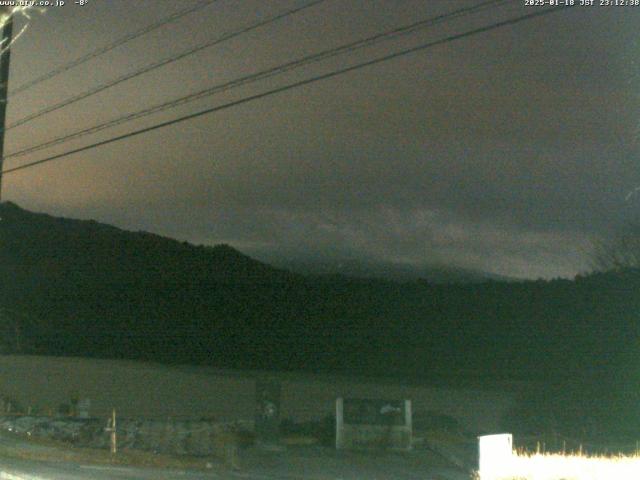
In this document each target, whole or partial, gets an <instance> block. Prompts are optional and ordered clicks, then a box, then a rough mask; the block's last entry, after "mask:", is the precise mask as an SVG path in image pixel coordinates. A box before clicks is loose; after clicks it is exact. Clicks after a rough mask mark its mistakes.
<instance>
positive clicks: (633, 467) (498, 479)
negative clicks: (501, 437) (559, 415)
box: [477, 452, 640, 480]
mask: <svg viewBox="0 0 640 480" xmlns="http://www.w3.org/2000/svg"><path fill="white" fill-rule="evenodd" d="M496 467H499V468H497V469H495V470H499V473H497V472H495V471H491V473H490V474H487V475H484V474H482V475H479V476H478V477H477V478H479V479H480V480H637V479H638V478H640V455H634V456H607V457H605V456H587V455H580V454H567V455H562V454H542V453H532V454H528V453H516V452H514V453H513V455H512V456H510V458H509V459H508V461H507V462H504V463H502V464H501V465H496Z"/></svg>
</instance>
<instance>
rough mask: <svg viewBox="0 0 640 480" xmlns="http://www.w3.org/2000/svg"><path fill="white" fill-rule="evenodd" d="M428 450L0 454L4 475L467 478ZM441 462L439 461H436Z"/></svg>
mask: <svg viewBox="0 0 640 480" xmlns="http://www.w3.org/2000/svg"><path fill="white" fill-rule="evenodd" d="M432 460H433V458H431V455H429V454H426V452H421V451H415V452H412V453H407V454H393V453H382V454H381V453H353V452H350V453H339V452H336V451H335V450H332V449H330V448H320V447H300V448H295V449H287V450H286V451H279V452H269V451H263V450H259V449H250V450H246V451H244V452H243V455H242V465H240V466H239V468H237V469H234V470H232V469H229V468H223V467H218V466H216V465H212V468H211V469H209V470H202V471H197V470H168V469H156V468H138V467H126V466H111V465H83V464H78V463H72V462H42V461H36V460H23V459H18V458H2V457H0V479H3V480H5V479H6V480H108V479H122V480H147V479H148V480H151V479H153V480H165V479H166V480H169V479H185V480H205V479H206V480H209V479H221V480H232V479H249V480H276V479H286V480H294V479H295V480H367V479H376V480H387V479H388V480H409V479H411V480H414V479H415V480H418V479H420V480H468V479H469V478H470V477H469V475H468V474H465V473H464V472H463V471H462V470H460V469H456V468H453V467H448V466H446V465H444V464H443V462H442V461H432ZM438 464H439V465H438Z"/></svg>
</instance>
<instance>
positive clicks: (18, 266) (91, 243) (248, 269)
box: [0, 202, 292, 283]
mask: <svg viewBox="0 0 640 480" xmlns="http://www.w3.org/2000/svg"><path fill="white" fill-rule="evenodd" d="M0 218H2V220H1V221H0V234H1V235H2V243H1V244H0V262H2V267H1V268H2V272H5V273H6V272H7V269H8V268H11V271H12V273H13V274H17V273H19V272H23V273H24V274H28V275H36V274H37V275H38V276H41V277H42V278H49V279H55V278H57V277H59V276H64V277H66V276H68V275H71V276H72V277H73V276H75V275H78V276H79V277H82V279H83V280H86V281H91V282H95V281H96V280H100V281H113V279H114V278H122V279H124V278H125V277H128V276H133V277H135V278H137V279H144V278H148V279H151V278H154V277H164V278H172V279H174V280H178V279H180V280H179V281H181V282H183V281H187V280H188V281H189V282H195V281H204V282H210V281H213V280H215V281H224V282H249V283H251V282H272V281H281V280H284V279H287V278H290V277H291V276H292V275H291V274H290V273H288V272H286V271H284V270H279V269H276V268H273V267H271V266H269V265H266V264H264V263H261V262H258V261H257V260H253V259H251V258H249V257H248V256H246V255H243V254H241V253H240V252H238V251H237V250H235V249H233V248H232V247H230V246H228V245H217V246H215V247H204V246H195V245H191V244H188V243H186V242H178V241H176V240H172V239H170V238H165V237H161V236H159V235H155V234H151V233H147V232H137V233H134V232H127V231H124V230H120V229H118V228H115V227H112V226H109V225H105V224H101V223H97V222H95V221H91V220H89V221H84V220H72V219H65V218H56V217H52V216H49V215H46V214H36V213H31V212H28V211H26V210H23V209H21V208H19V207H18V206H17V205H15V204H13V203H10V202H5V203H3V204H1V205H0Z"/></svg>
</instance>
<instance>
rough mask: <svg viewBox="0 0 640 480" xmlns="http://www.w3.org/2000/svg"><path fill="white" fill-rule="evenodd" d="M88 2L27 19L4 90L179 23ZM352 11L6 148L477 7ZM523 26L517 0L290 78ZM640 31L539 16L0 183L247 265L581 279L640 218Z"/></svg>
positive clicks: (120, 60)
mask: <svg viewBox="0 0 640 480" xmlns="http://www.w3.org/2000/svg"><path fill="white" fill-rule="evenodd" d="M94 3H95V6H94V7H85V8H84V9H83V10H80V9H79V8H74V7H73V6H71V7H69V8H66V7H65V8H63V9H58V10H57V11H50V12H48V13H47V14H45V15H36V16H35V17H34V19H33V21H32V28H31V29H30V31H29V32H28V33H27V34H25V37H24V38H25V40H24V41H23V43H21V44H17V45H16V47H15V52H14V56H13V59H12V61H13V65H12V69H15V70H14V71H13V72H12V75H13V76H12V84H20V83H22V81H24V80H25V79H28V78H31V77H33V76H34V75H37V74H38V73H41V72H43V71H47V70H48V69H50V68H52V66H54V65H56V64H57V63H58V62H59V61H64V60H66V59H69V58H73V56H74V55H77V54H78V53H79V52H86V51H90V50H91V49H92V48H95V46H96V45H100V44H102V43H104V42H108V41H109V39H113V38H117V37H118V36H120V35H122V34H123V33H124V32H126V31H131V30H133V29H135V28H138V26H139V25H141V24H145V23H147V22H151V21H152V20H153V19H154V18H159V17H161V16H162V15H164V14H166V13H167V12H168V11H169V9H171V8H174V9H175V8H177V6H176V5H175V2H169V1H167V2H164V1H163V2H158V1H156V0H154V1H140V2H138V3H136V7H133V8H132V7H130V5H131V4H130V2H119V1H113V2H98V1H96V2H94ZM296 3H297V4H299V3H300V2H290V1H281V2H268V4H265V3H264V2H255V1H252V2H243V3H242V6H241V7H240V6H238V4H237V3H234V2H230V1H226V2H225V1H221V2H220V4H219V5H217V6H212V7H210V8H209V9H208V10H207V15H204V14H201V15H198V16H197V18H187V19H185V20H184V21H183V22H179V23H178V24H176V25H175V26H174V27H173V28H172V29H167V30H166V31H163V32H158V33H157V34H154V35H151V36H150V37H149V38H148V39H147V40H145V42H136V43H135V44H132V45H131V48H130V49H129V50H126V49H122V51H115V52H113V53H112V54H110V55H108V56H105V58H104V59H102V60H100V61H97V62H95V63H92V64H90V65H87V66H85V67H82V68H81V69H79V71H78V72H74V73H73V74H71V75H70V77H64V78H61V79H59V80H55V81H52V82H51V85H50V88H47V89H42V88H41V89H37V90H34V91H33V92H30V93H29V94H28V95H25V96H24V97H19V98H20V100H19V101H17V100H16V101H14V102H13V103H12V107H11V112H10V114H11V117H12V118H19V117H21V116H23V115H25V114H27V113H29V112H31V111H37V110H38V109H39V108H42V106H43V105H48V104H50V103H51V102H54V101H57V100H60V99H62V98H65V97H66V96H68V95H69V94H70V93H73V92H77V91H78V90H80V91H82V90H83V89H85V88H87V87H88V86H90V85H92V84H95V83H96V82H98V83H99V82H104V81H106V80H108V79H111V78H115V77H117V76H118V75H121V74H122V73H125V72H127V71H129V70H131V69H134V68H136V66H139V65H141V64H145V63H148V62H150V61H152V60H154V59H157V58H161V57H164V56H166V55H169V54H171V53H172V52H176V51H179V50H181V49H182V48H185V44H187V43H189V44H195V43H197V42H198V41H201V40H202V39H204V38H208V37H209V36H211V35H213V33H212V32H214V31H216V32H217V31H220V32H223V31H228V30H229V29H231V28H235V27H237V26H238V25H242V24H243V23H246V22H249V21H250V19H252V18H255V16H256V12H259V14H260V15H263V16H264V15H268V14H269V12H271V13H273V12H275V11H277V10H280V9H284V8H286V7H288V6H291V5H294V4H296ZM348 3H349V5H350V7H351V8H350V9H347V8H345V6H344V5H345V2H331V1H329V2H326V3H325V4H323V5H322V6H319V7H317V8H316V9H314V10H309V11H308V12H307V13H306V14H304V15H300V16H299V17H291V18H290V19H287V20H286V21H285V22H283V24H281V25H278V26H277V27H276V26H274V27H273V28H270V29H266V30H265V31H262V32H255V33H253V34H251V35H249V36H247V37H241V38H238V39H236V40H234V41H232V42H229V43H228V44H226V45H224V46H221V47H220V48H215V49H212V50H211V51H208V52H205V53H203V54H199V55H198V56H196V57H194V58H193V59H190V60H188V61H183V62H181V63H180V64H176V65H172V66H170V67H167V68H166V69H163V70H162V71H159V72H156V73H154V74H152V75H149V76H148V77H144V78H140V79H138V80H135V81H133V82H131V83H128V84H125V85H122V86H120V87H117V88H116V89H114V90H113V91H109V92H105V93H104V94H100V95H98V96H96V97H95V98H92V99H89V100H87V101H84V102H83V103H82V104H78V105H76V106H74V107H72V108H70V109H69V110H65V111H63V112H58V113H57V114H54V115H51V117H47V118H43V119H42V121H37V122H34V123H33V127H31V128H21V129H16V130H15V131H11V132H10V133H9V138H8V141H9V145H10V147H11V148H19V147H22V146H26V145H29V144H32V143H34V142H37V141H41V140H43V139H46V138H51V137H52V136H56V135H57V134H60V133H62V132H66V131H68V130H69V129H74V128H79V127H81V126H84V125H87V124H93V123H95V122H97V121H100V120H105V119H109V118H112V117H114V116H117V115H119V114H121V113H122V112H126V111H128V110H130V109H131V108H139V107H142V106H144V105H149V104H152V103H155V102H158V101H161V100H162V99H167V98H173V97H175V96H178V95H182V94H185V93H187V92H189V91H194V90H197V89H199V88H202V87H203V86H206V85H210V84H212V83H216V82H219V81H223V80H225V79H229V78H235V77H237V76H239V75H242V74H246V73H248V72H253V71H256V70H259V69H261V68H265V67H268V66H271V65H275V64H278V63H280V62H283V61H286V60H288V59H291V58H297V57H299V56H302V55H305V54H307V53H308V52H310V51H318V50H320V49H322V48H324V47H326V46H331V45H337V44H340V43H342V42H344V41H348V40H349V39H355V38H359V37H361V36H364V35H367V34H370V33H372V32H375V31H378V30H381V29H385V28H390V27H392V26H394V25H399V24H403V23H408V22H409V21H415V20H417V19H418V18H422V17H427V16H429V15H432V14H435V13H439V12H443V11H447V10H450V9H453V5H454V4H455V5H456V6H462V5H469V4H473V3H475V2H464V1H455V2H450V1H442V2H428V3H426V2H419V1H409V0H407V1H392V0H378V1H375V2H371V1H360V0H349V2H348ZM160 4H162V6H163V8H158V5H160ZM181 5H183V4H181ZM265 5H268V6H265ZM145 7H147V8H145ZM91 9H93V10H91ZM261 9H262V10H261ZM526 11H527V10H526V9H525V8H524V7H523V6H522V5H520V4H519V2H514V4H512V5H509V6H508V8H506V9H497V8H496V9H495V10H493V11H490V12H486V13H484V14H483V15H482V16H479V17H478V18H476V19H461V20H458V21H456V22H455V23H452V24H450V25H445V26H441V27H438V28H435V29H433V30H431V31H429V32H427V33H423V34H419V35H417V36H415V37H411V38H408V39H399V40H397V41H396V42H395V43H393V44H392V45H390V46H379V47H376V48H373V49H369V50H366V51H363V52H360V53H358V54H352V55H350V56H349V57H347V58H346V59H344V60H342V59H340V60H331V61H329V62H327V63H326V64H325V65H320V66H313V67H309V68H307V69H305V70H304V71H303V72H299V73H296V74H293V75H292V76H290V77H288V78H290V79H297V78H303V77H305V76H309V75H312V74H314V73H318V72H322V71H326V70H327V69H330V68H333V67H336V66H338V65H343V64H349V63H350V62H354V61H358V59H360V58H364V57H371V56H375V55H377V54H380V53H382V52H388V51H391V50H393V49H397V48H401V47H403V46H409V45H414V44H417V43H420V42H423V41H425V40H426V39H434V38H442V37H443V36H444V35H447V34H449V33H452V32H456V31H461V30H463V29H467V28H473V27H475V26H478V25H481V24H486V23H489V22H492V21H496V20H499V19H501V18H506V17H507V16H509V15H515V14H519V13H523V12H526ZM638 20H640V9H637V8H632V7H628V8H619V9H607V8H604V7H591V8H587V7H584V8H576V9H573V10H571V11H569V12H563V13H556V14H553V15H548V16H545V17H542V18H539V19H536V20H532V21H530V22H526V23H522V24H518V25H515V26H512V27H507V28H505V29H501V30H499V31H494V32H490V33H487V34H483V35H478V36H474V37H471V38H468V39H464V40H461V41H457V42H452V43H449V44H446V45H442V46H439V47H437V48H434V49H432V50H429V51H425V52H422V53H417V54H413V55H411V56H407V57H404V58H400V59H396V60H394V61H392V62H388V63H386V64H382V65H378V66H376V67H369V68H366V69H362V70H359V71H357V72H353V73H350V74H348V75H345V76H343V77H339V78H335V79H332V80H328V81H323V82H321V83H317V84H314V85H310V86H306V87H303V88H300V89H298V90H295V91H291V92H289V93H286V94H281V95H276V96H273V97H270V98H268V99H264V100H260V101H257V102H253V103H250V104H245V105H243V106H240V107H237V108H234V109H233V110H228V111H225V112H220V113H219V114H216V115H213V116H210V117H205V118H201V119H198V120H195V121H191V122H189V123H185V124H181V125H176V126H174V127H170V128H167V129H165V130H162V131H157V132H154V133H151V134H148V135H145V136H142V137H138V138H135V139H132V140H130V141H127V142H126V143H121V144H115V145H112V146H108V147H104V148H101V149H99V150H95V151H92V152H90V153H86V154H83V155H81V156H76V157H74V158H69V159H66V160H64V161H61V162H59V163H55V164H50V165H47V166H43V167H40V168H34V169H31V170H27V171H25V172H24V173H20V174H15V175H14V176H11V177H9V176H7V178H6V190H5V191H6V194H7V198H8V199H11V200H14V201H17V202H18V203H21V204H23V205H25V206H27V207H31V208H35V209H40V210H46V211H49V212H51V213H60V214H65V215H70V216H80V217H94V218H97V219H98V220H101V221H107V222H112V223H115V224H116V225H120V226H123V227H126V228H132V229H134V230H138V229H146V230H151V231H156V232H158V233H163V234H167V235H171V236H174V237H177V238H180V239H186V240H191V241H195V242H202V243H217V242H221V241H225V242H228V243H231V244H233V245H236V246H237V247H238V248H240V249H242V250H245V251H248V252H250V253H254V254H258V255H259V254H260V252H266V251H272V250H278V251H281V252H287V251H291V252H293V251H295V252H308V253H309V254H310V255H311V254H314V255H315V254H318V253H323V252H324V253H332V254H336V252H338V253H339V252H344V253H345V254H349V255H358V254H361V255H362V256H367V257H376V258H380V259H384V260H392V261H399V262H413V263H423V262H437V263H443V262H444V263H454V264H457V265H462V266H473V267H475V268H483V269H486V270H491V271H495V272H499V273H503V274H509V275H517V276H523V277H539V276H543V277H550V276H557V275H563V276H569V275H573V274H575V273H578V272H579V271H583V270H585V269H586V268H587V257H588V248H589V247H588V246H589V241H590V239H592V238H595V237H598V236H603V235H607V234H608V232H610V230H611V229H612V228H615V227H616V226H618V225H620V224H621V223H623V222H624V221H625V220H627V219H629V218H631V217H633V216H634V215H637V213H638V210H639V209H640V204H638V201H639V200H638V198H639V197H637V196H636V197H632V198H631V199H630V200H628V201H625V197H626V196H627V194H628V193H629V192H630V191H631V190H633V189H634V188H635V187H637V186H639V185H640V162H639V161H638V160H639V155H638V154H639V150H640V147H639V144H638V133H639V128H638V126H639V122H638V120H639V113H640V108H639V107H640V105H639V103H640V93H639V92H640V67H639V66H638V63H637V62H638V58H639V56H640V37H639V34H638V30H637V28H636V26H637V24H638ZM189 33H191V35H189ZM30 35H31V37H30ZM27 39H28V40H30V41H29V42H28V43H27ZM36 47H37V48H36ZM345 62H346V63H345ZM14 77H15V79H14ZM14 81H15V83H13V82H14ZM283 81H284V80H279V79H271V80H269V81H268V82H266V83H264V84H262V85H263V86H260V87H257V86H252V87H245V88H244V89H242V90H240V91H238V92H237V93H233V92H232V93H226V94H224V95H222V96H221V97H216V98H215V99H210V100H206V101H202V102H199V103H198V104H196V105H194V106H185V107H181V108H180V109H178V110H176V111H175V112H170V113H166V114H161V115H159V116H157V117H154V118H153V119H150V120H144V121H139V122H137V123H136V124H135V125H136V126H143V125H146V124H149V123H150V122H152V121H159V120H161V119H165V118H172V117H173V116H177V115H178V114H179V113H184V112H188V111H193V110H194V109H195V108H196V106H197V107H201V108H204V107H206V106H210V105H216V104H219V103H221V102H224V101H228V100H231V99H233V98H239V97H240V96H241V95H244V94H247V93H251V92H256V91H260V90H262V89H266V88H269V87H273V86H275V85H279V84H282V82H283ZM56 88H57V89H56ZM50 92H51V93H50ZM131 128H132V125H127V126H123V127H120V128H119V129H118V130H116V132H125V131H127V130H128V129H131ZM111 134H112V132H107V133H105V134H103V136H99V137H98V138H106V137H107V136H109V135H111ZM81 144H82V142H79V143H77V144H76V145H81ZM64 149H66V147H65V148H61V149H60V150H57V151H62V150H64ZM35 158H38V157H37V156H33V157H29V159H35ZM21 161H24V160H21ZM7 163H9V161H7ZM15 163H16V164H17V163H18V160H15ZM11 164H12V165H13V164H14V163H11Z"/></svg>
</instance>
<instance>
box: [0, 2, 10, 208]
mask: <svg viewBox="0 0 640 480" xmlns="http://www.w3.org/2000/svg"><path fill="white" fill-rule="evenodd" d="M10 13H11V11H10V10H9V7H6V6H4V7H0V16H8V15H9V14H10ZM5 22H6V23H5V24H4V25H3V26H2V33H0V35H1V36H2V43H1V44H0V49H2V54H0V199H2V168H3V160H4V131H5V119H6V116H7V99H8V97H9V95H8V91H9V60H10V58H11V41H12V39H13V19H12V18H11V17H10V16H9V17H8V18H6V20H5Z"/></svg>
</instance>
